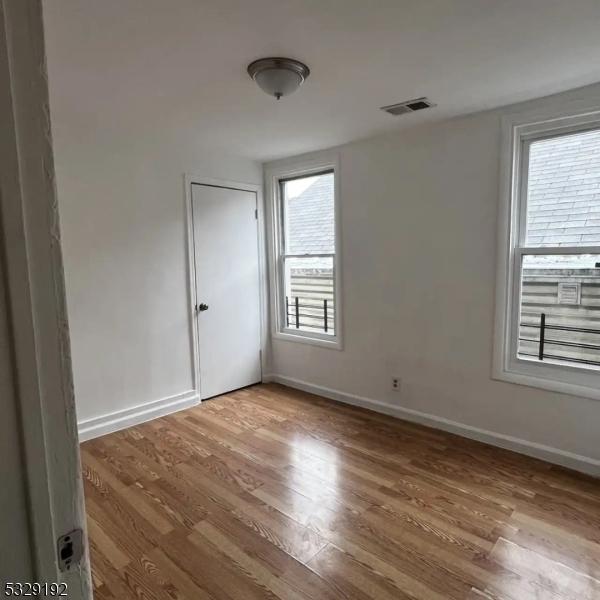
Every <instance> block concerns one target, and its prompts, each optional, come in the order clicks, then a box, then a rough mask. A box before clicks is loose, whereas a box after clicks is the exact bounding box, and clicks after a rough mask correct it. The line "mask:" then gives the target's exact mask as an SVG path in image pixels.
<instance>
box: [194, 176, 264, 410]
mask: <svg viewBox="0 0 600 600" xmlns="http://www.w3.org/2000/svg"><path fill="white" fill-rule="evenodd" d="M183 179H184V192H185V194H184V196H185V220H186V239H187V259H188V260H187V263H188V264H187V267H188V269H187V270H188V277H187V285H188V301H189V312H188V315H189V322H190V347H191V352H192V357H193V361H194V365H193V385H194V391H195V393H196V394H198V398H199V402H202V391H201V385H202V384H201V381H200V342H199V340H198V328H197V326H196V319H197V314H196V310H195V307H196V304H197V303H198V298H197V296H196V261H195V258H194V222H193V213H192V186H193V185H205V186H209V187H219V188H227V189H233V190H240V191H242V192H252V193H254V194H256V210H257V219H256V227H257V238H258V248H257V249H256V251H257V253H258V278H259V282H258V283H259V285H258V289H259V298H258V302H259V310H260V368H261V373H262V378H263V380H264V377H265V373H267V368H266V367H267V364H268V354H267V352H268V346H267V341H268V339H269V338H268V326H269V321H268V315H269V310H268V309H269V307H268V298H269V288H268V280H267V247H266V237H265V207H264V197H263V187H262V184H256V183H246V182H241V181H232V180H228V179H215V178H213V177H205V176H203V175H194V174H191V173H185V174H184V177H183Z"/></svg>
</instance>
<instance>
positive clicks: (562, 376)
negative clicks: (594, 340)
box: [492, 101, 600, 400]
mask: <svg viewBox="0 0 600 600" xmlns="http://www.w3.org/2000/svg"><path fill="white" fill-rule="evenodd" d="M540 104H541V106H540V108H539V109H537V110H533V111H527V112H523V113H519V114H516V115H509V116H506V117H505V118H504V119H503V122H502V145H501V151H502V168H501V189H500V202H499V213H498V227H499V229H498V268H497V283H496V318H495V335H494V356H493V368H492V377H493V378H494V379H499V380H503V381H509V382H512V383H518V384H523V385H528V386H532V387H537V388H542V389H546V390H552V391H556V392H562V393H566V394H571V395H574V396H582V397H586V398H593V399H597V400H600V371H595V370H591V369H585V368H582V367H579V366H571V365H566V364H565V365H563V364H553V363H546V362H538V361H536V360H535V359H525V358H519V357H518V356H517V347H518V337H519V306H520V304H519V296H520V288H521V268H520V266H521V261H522V257H523V255H535V254H537V255H540V254H544V255H547V254H563V255H564V254H600V246H586V247H581V246H580V247H568V246H567V247H551V248H536V247H529V248H528V247H527V246H526V244H525V242H526V239H525V237H526V219H527V176H528V158H529V147H530V145H531V143H532V142H533V141H536V140H540V139H544V138H549V137H556V136H557V135H564V134H569V133H577V132H580V131H587V130H593V129H600V103H598V104H597V105H596V106H594V107H589V105H587V106H586V105H585V104H584V103H582V102H580V101H579V102H574V103H570V104H569V105H568V106H564V107H557V106H552V105H548V104H547V103H544V104H542V103H540Z"/></svg>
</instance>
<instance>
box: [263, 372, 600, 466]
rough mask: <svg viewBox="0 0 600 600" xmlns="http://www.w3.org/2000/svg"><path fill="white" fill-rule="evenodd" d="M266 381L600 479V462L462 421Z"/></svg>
mask: <svg viewBox="0 0 600 600" xmlns="http://www.w3.org/2000/svg"><path fill="white" fill-rule="evenodd" d="M263 381H265V382H276V383H281V384H282V385H287V386H289V387H292V388H296V389H299V390H303V391H305V392H310V393H311V394H316V395H318V396H323V397H325V398H329V399H330V400H337V401H338V402H344V403H345V404H351V405H353V406H360V407H362V408H367V409H369V410H373V411H375V412H380V413H384V414H386V415H391V416H393V417H397V418H399V419H404V420H406V421H411V422H413V423H419V424H420V425H427V426H428V427H433V428H434V429H441V430H443V431H448V432H450V433H455V434H457V435H460V436H462V437H466V438H470V439H473V440H478V441H480V442H485V443H486V444H491V445H492V446H498V447H500V448H505V449H507V450H513V451H514V452H518V453H520V454H525V455H527V456H532V457H534V458H539V459H541V460H545V461H547V462H550V463H553V464H557V465H561V466H563V467H567V468H569V469H574V470H575V471H580V472H582V473H587V474H589V475H594V476H596V477H598V476H600V460H597V459H595V458H591V457H588V456H582V455H580V454H575V453H573V452H568V451H566V450H560V449H558V448H553V447H552V446H546V445H544V444H538V443H536V442H530V441H527V440H524V439H521V438H517V437H513V436H510V435H505V434H503V433H497V432H495V431H489V430H487V429H480V428H479V427H472V426H471V425H466V424H464V423H459V422H458V421H451V420H450V419H446V418H444V417H438V416H436V415H432V414H428V413H424V412H420V411H418V410H413V409H410V408H403V407H401V406H395V405H392V404H388V403H387V402H382V401H380V400H372V399H370V398H365V397H363V396H356V395H354V394H348V393H346V392H341V391H339V390H334V389H331V388H327V387H323V386H320V385H314V384H312V383H308V382H306V381H301V380H300V379H293V378H291V377H285V376H283V375H277V374H274V373H273V374H269V375H267V376H265V377H263Z"/></svg>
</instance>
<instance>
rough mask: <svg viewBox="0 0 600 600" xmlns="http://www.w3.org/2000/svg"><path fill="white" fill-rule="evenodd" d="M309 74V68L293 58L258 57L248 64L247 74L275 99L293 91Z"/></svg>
mask: <svg viewBox="0 0 600 600" xmlns="http://www.w3.org/2000/svg"><path fill="white" fill-rule="evenodd" d="M309 74H310V69H309V68H308V67H307V66H306V65H305V64H304V63H301V62H300V61H298V60H294V59H293V58H279V57H273V58H260V59H259V60H255V61H254V62H252V63H250V64H249V65H248V75H250V77H252V79H254V81H256V83H257V84H258V87H260V89H261V90H262V91H263V92H265V93H267V94H269V95H270V96H275V98H277V100H279V99H280V98H281V97H282V96H289V95H290V94H292V93H294V92H295V91H296V90H297V89H298V88H299V87H300V86H301V85H302V83H303V82H304V80H305V79H306V78H307V77H308V76H309Z"/></svg>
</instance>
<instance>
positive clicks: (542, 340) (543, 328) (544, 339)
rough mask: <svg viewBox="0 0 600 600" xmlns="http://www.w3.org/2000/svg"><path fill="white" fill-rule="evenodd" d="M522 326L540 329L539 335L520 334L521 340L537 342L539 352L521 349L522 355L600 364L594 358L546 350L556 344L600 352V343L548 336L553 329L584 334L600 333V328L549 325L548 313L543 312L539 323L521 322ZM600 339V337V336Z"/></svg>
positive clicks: (561, 346) (593, 364)
mask: <svg viewBox="0 0 600 600" xmlns="http://www.w3.org/2000/svg"><path fill="white" fill-rule="evenodd" d="M519 325H520V327H521V328H531V329H537V330H539V337H537V338H533V339H532V338H527V337H523V336H522V335H519V342H537V345H538V347H537V352H536V353H535V354H533V353H531V352H524V351H522V350H521V349H519V355H521V356H537V358H538V360H544V359H550V360H558V361H566V362H573V363H578V364H585V365H591V366H596V367H598V366H600V360H592V359H590V358H580V357H577V356H569V355H564V354H560V353H559V351H556V352H552V353H548V352H547V351H546V347H547V346H556V347H558V348H572V349H579V350H588V351H589V350H591V351H597V352H600V344H590V343H587V342H581V341H570V340H559V339H553V338H550V337H548V336H547V333H548V332H551V331H567V332H571V333H584V334H597V335H600V329H593V328H589V327H576V326H572V325H548V324H547V323H546V314H545V313H541V315H540V322H539V325H536V324H535V323H520V324H519ZM599 339H600V338H599ZM599 358H600V354H599Z"/></svg>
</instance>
